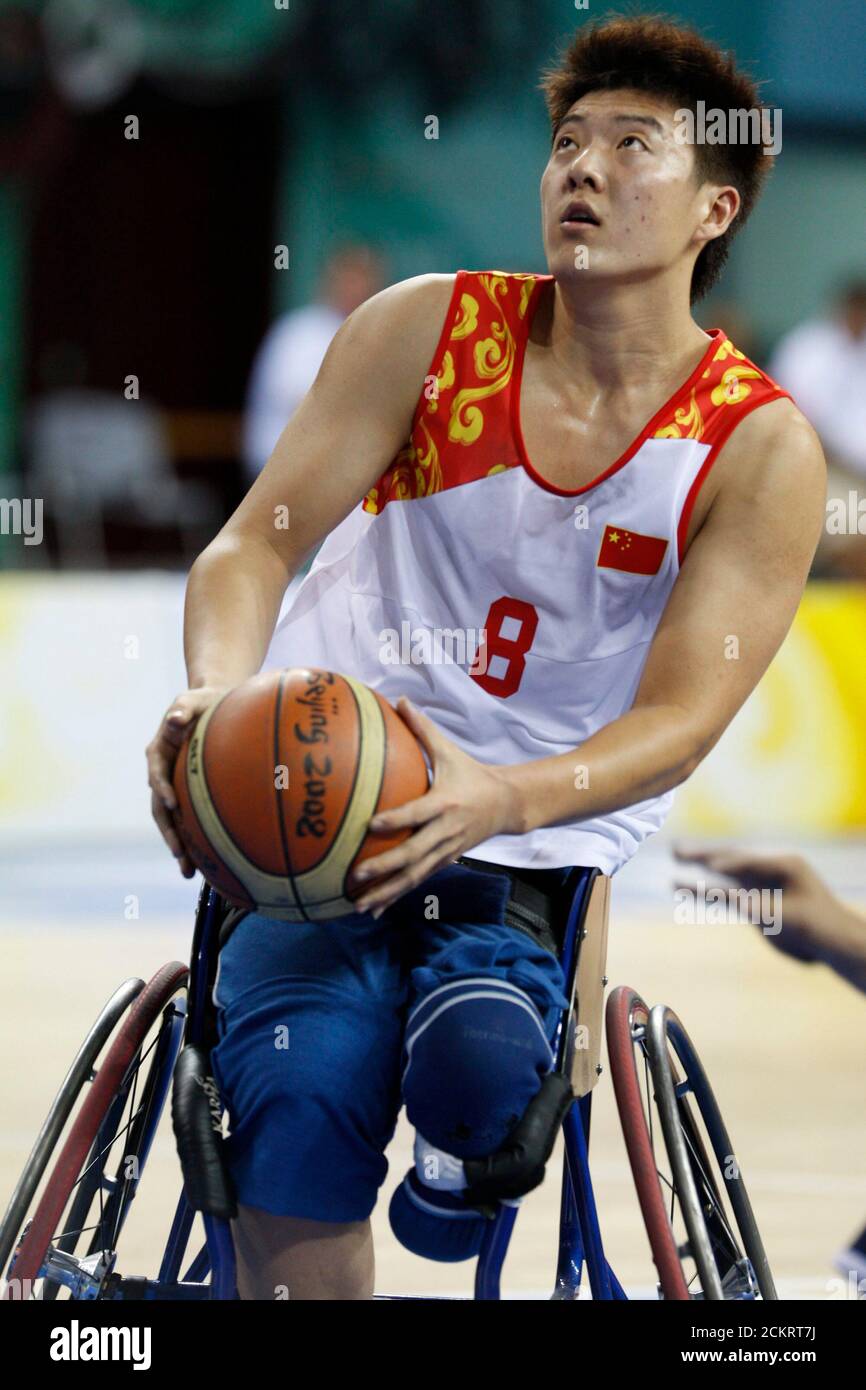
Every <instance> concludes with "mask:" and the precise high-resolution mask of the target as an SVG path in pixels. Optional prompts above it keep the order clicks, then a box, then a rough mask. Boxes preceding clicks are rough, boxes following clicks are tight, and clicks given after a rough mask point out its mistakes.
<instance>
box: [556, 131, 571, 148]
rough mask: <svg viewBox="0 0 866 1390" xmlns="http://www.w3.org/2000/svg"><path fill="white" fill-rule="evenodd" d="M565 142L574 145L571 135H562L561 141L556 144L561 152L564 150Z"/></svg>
mask: <svg viewBox="0 0 866 1390" xmlns="http://www.w3.org/2000/svg"><path fill="white" fill-rule="evenodd" d="M563 142H566V143H567V144H569V145H573V144H574V141H573V140H572V138H571V136H570V135H560V137H559V139H558V140H557V142H556V148H557V149H558V150H561V149H562V148H563Z"/></svg>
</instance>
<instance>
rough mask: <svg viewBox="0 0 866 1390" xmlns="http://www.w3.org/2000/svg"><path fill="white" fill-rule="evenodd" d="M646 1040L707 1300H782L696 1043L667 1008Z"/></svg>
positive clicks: (653, 1017) (661, 1008) (658, 1010)
mask: <svg viewBox="0 0 866 1390" xmlns="http://www.w3.org/2000/svg"><path fill="white" fill-rule="evenodd" d="M646 1040H647V1045H648V1053H649V1065H650V1071H651V1073H652V1078H653V1086H654V1089H655V1095H656V1100H657V1104H658V1110H659V1115H660V1117H661V1122H662V1130H663V1132H664V1139H665V1148H666V1149H667V1152H668V1156H669V1158H670V1162H671V1166H672V1168H673V1172H674V1179H675V1185H676V1189H677V1191H678V1193H679V1197H680V1202H681V1204H682V1209H683V1217H684V1220H685V1224H686V1227H687V1229H688V1233H689V1244H690V1249H691V1254H692V1257H693V1259H694V1261H695V1264H696V1265H697V1269H698V1275H699V1278H700V1282H701V1288H702V1289H703V1296H704V1297H705V1298H707V1299H715V1300H721V1299H725V1300H733V1299H753V1298H756V1297H757V1296H758V1293H759V1292H760V1295H761V1297H762V1298H764V1299H775V1298H776V1297H777V1294H776V1289H775V1286H774V1284H773V1277H772V1274H771V1272H770V1266H769V1263H768V1261H767V1256H766V1253H765V1251H764V1246H763V1242H762V1240H761V1237H760V1234H759V1232H758V1227H757V1225H756V1223H755V1217H754V1213H753V1211H752V1206H751V1203H750V1201H749V1196H748V1193H747V1191H746V1185H745V1182H744V1180H743V1174H742V1171H741V1169H740V1166H739V1162H738V1161H737V1159H736V1156H735V1153H734V1149H733V1146H732V1144H731V1140H730V1138H729V1136H728V1131H727V1129H726V1128H725V1124H724V1121H723V1119H722V1116H721V1112H720V1110H719V1107H718V1104H717V1103H716V1098H715V1096H714V1095H713V1091H712V1088H711V1086H710V1083H709V1081H708V1080H707V1075H706V1072H705V1071H704V1068H703V1066H702V1065H701V1062H700V1059H699V1057H698V1055H697V1053H696V1051H695V1049H694V1046H693V1044H692V1041H691V1039H690V1038H689V1035H688V1033H687V1032H686V1030H685V1028H684V1027H683V1025H682V1023H681V1022H680V1020H679V1018H678V1017H677V1015H676V1014H675V1013H674V1012H673V1010H672V1009H669V1008H667V1007H666V1006H665V1005H663V1004H657V1005H656V1006H655V1008H653V1009H652V1010H651V1011H650V1016H649V1024H648V1027H647V1033H646ZM678 1064H679V1066H678ZM680 1068H681V1069H682V1073H683V1074H682V1076H681V1075H680ZM706 1140H708V1141H709V1142H708V1143H707V1142H705V1141H706ZM725 1198H727V1201H726V1200H725Z"/></svg>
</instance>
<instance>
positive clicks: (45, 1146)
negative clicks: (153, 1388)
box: [0, 979, 144, 1270]
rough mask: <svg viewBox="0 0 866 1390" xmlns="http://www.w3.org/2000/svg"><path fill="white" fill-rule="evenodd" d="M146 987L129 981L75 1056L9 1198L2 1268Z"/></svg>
mask: <svg viewBox="0 0 866 1390" xmlns="http://www.w3.org/2000/svg"><path fill="white" fill-rule="evenodd" d="M143 989H144V980H135V979H133V980H125V981H124V982H123V984H122V985H120V986H119V988H118V989H116V990H115V992H114V994H113V995H112V996H111V998H110V999H109V1000H108V1002H107V1004H106V1005H105V1007H104V1008H103V1009H102V1010H101V1012H100V1013H99V1015H98V1017H97V1019H96V1021H95V1023H94V1024H93V1027H92V1028H91V1029H90V1032H89V1033H88V1034H87V1037H86V1038H85V1039H84V1042H83V1043H82V1044H81V1046H80V1048H79V1049H78V1052H77V1053H76V1054H75V1059H74V1061H73V1063H72V1065H71V1066H70V1068H69V1071H68V1072H67V1073H66V1075H65V1077H64V1078H63V1081H62V1083H61V1086H60V1090H59V1091H58V1092H57V1095H56V1096H55V1097H54V1100H53V1101H52V1103H51V1108H50V1110H49V1111H48V1114H47V1115H46V1117H45V1122H44V1124H43V1125H42V1128H41V1129H40V1131H39V1134H38V1136H37V1139H36V1143H35V1144H34V1145H33V1148H32V1150H31V1152H30V1157H29V1158H28V1159H27V1162H26V1164H25V1165H24V1171H23V1172H22V1174H21V1177H20V1179H19V1181H18V1185H17V1186H16V1188H15V1191H14V1192H13V1194H12V1196H11V1198H10V1199H9V1205H8V1207H7V1208H6V1212H5V1214H4V1216H3V1221H2V1223H0V1270H3V1269H5V1268H6V1262H7V1260H8V1259H9V1256H10V1254H11V1253H12V1250H13V1248H14V1246H15V1242H16V1240H17V1238H18V1235H19V1232H20V1231H21V1228H22V1226H23V1225H24V1218H25V1217H26V1215H27V1213H28V1211H29V1210H30V1204H31V1202H32V1201H33V1196H34V1194H35V1192H36V1189H37V1187H38V1186H39V1183H40V1182H41V1181H42V1175H43V1173H44V1172H45V1169H46V1167H47V1166H48V1162H49V1160H50V1158H51V1155H52V1153H53V1152H54V1149H55V1148H56V1146H57V1141H58V1139H59V1138H60V1135H61V1134H62V1132H63V1127H64V1125H65V1124H66V1121H67V1120H68V1119H69V1116H70V1115H71V1113H72V1109H73V1107H74V1105H75V1102H76V1101H77V1100H78V1097H79V1095H80V1094H81V1091H82V1089H83V1087H84V1085H85V1083H86V1082H88V1081H89V1080H90V1079H91V1074H92V1072H93V1068H94V1067H95V1065H96V1059H97V1057H98V1056H99V1054H100V1052H101V1051H102V1049H103V1047H104V1046H105V1044H106V1042H107V1041H108V1039H109V1037H110V1036H111V1034H112V1033H113V1032H114V1029H115V1026H116V1024H117V1023H118V1021H119V1019H120V1018H121V1016H122V1015H123V1014H124V1013H125V1012H126V1010H127V1009H128V1008H129V1005H130V1004H131V1003H132V1001H133V1000H134V999H135V998H137V996H138V995H139V994H140V993H141V991H142V990H143Z"/></svg>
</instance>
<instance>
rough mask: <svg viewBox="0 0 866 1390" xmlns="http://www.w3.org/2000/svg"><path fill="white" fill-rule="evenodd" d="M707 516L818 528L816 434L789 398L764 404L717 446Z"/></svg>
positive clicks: (820, 465)
mask: <svg viewBox="0 0 866 1390" xmlns="http://www.w3.org/2000/svg"><path fill="white" fill-rule="evenodd" d="M719 474H720V477H719V487H718V490H717V493H716V496H715V498H714V500H713V504H712V507H711V511H712V512H716V513H717V514H722V515H724V514H727V515H729V516H734V515H736V514H738V513H739V514H740V515H743V514H744V513H745V512H746V511H749V512H750V513H751V514H752V515H753V516H757V515H760V516H762V517H763V519H764V522H765V523H767V524H770V525H772V526H773V527H775V525H776V523H784V522H785V521H787V523H788V524H790V525H793V524H794V520H795V516H796V517H798V518H799V519H800V522H801V524H802V525H803V526H804V527H805V529H806V530H807V531H810V530H812V529H814V528H815V526H816V525H818V524H819V521H818V518H820V519H821V520H820V524H823V516H824V501H825V497H826V490H827V465H826V463H825V461H824V451H823V449H822V447H821V441H820V440H819V438H818V436H817V434H816V433H815V430H814V429H813V428H812V426H811V425H810V424H809V421H808V420H807V419H806V417H805V415H804V414H803V412H802V411H801V410H799V409H798V408H797V406H796V405H795V404H794V402H793V401H792V400H790V399H789V398H788V397H779V398H778V399H776V400H772V401H767V402H766V403H765V404H764V405H762V406H760V407H758V408H757V409H755V410H752V411H751V412H750V413H749V414H748V415H746V416H745V417H744V418H743V419H742V420H741V421H740V422H739V424H738V425H737V426H736V428H735V429H734V431H733V432H732V434H731V435H730V437H729V439H728V440H727V441H726V443H725V444H724V445H723V447H722V451H721V455H720V458H719Z"/></svg>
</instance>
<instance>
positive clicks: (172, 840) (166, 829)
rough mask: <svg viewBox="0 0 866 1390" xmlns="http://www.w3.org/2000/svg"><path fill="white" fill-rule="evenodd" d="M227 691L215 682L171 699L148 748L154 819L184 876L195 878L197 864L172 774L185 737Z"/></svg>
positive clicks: (186, 691)
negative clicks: (184, 833)
mask: <svg viewBox="0 0 866 1390" xmlns="http://www.w3.org/2000/svg"><path fill="white" fill-rule="evenodd" d="M225 693H226V692H225V689H223V688H219V687H217V686H212V685H203V686H199V687H198V688H197V689H195V690H185V691H184V692H183V693H182V694H181V695H178V696H177V697H176V698H175V699H174V700H172V702H171V704H170V705H169V707H168V710H167V711H166V714H165V716H164V718H163V719H162V721H161V723H160V726H159V728H158V729H157V731H156V734H155V736H154V737H153V738H152V739H151V741H150V743H149V744H148V745H147V748H146V749H145V756H146V758H147V782H148V786H149V787H150V790H151V802H150V806H151V811H152V813H153V818H154V820H155V821H156V823H157V826H158V827H159V833H160V835H161V836H162V838H163V839H164V840H165V843H166V844H167V845H168V847H169V849H170V850H171V852H172V854H173V855H174V857H175V859H176V860H177V861H178V866H179V868H180V871H181V873H182V874H183V876H184V878H192V876H193V874H194V873H195V866H194V864H193V863H192V860H191V859H190V858H189V856H188V855H187V854H186V853H185V851H184V848H183V841H182V840H181V838H180V834H179V833H178V829H177V825H176V822H175V812H176V811H177V797H176V796H175V794H174V787H173V786H172V774H173V773H174V765H175V763H176V762H177V755H178V753H179V752H180V748H181V745H182V743H183V741H184V739H187V738H189V736H190V734H191V733H192V731H193V729H194V727H195V722H196V720H197V719H198V717H199V715H200V714H203V713H204V711H205V710H206V709H208V708H209V706H210V705H212V704H214V702H215V701H216V700H219V699H220V698H221V697H222V696H223V695H224V694H225Z"/></svg>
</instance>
